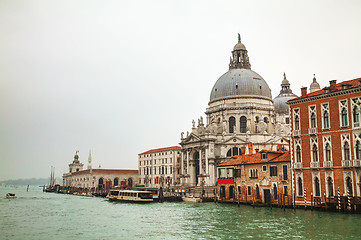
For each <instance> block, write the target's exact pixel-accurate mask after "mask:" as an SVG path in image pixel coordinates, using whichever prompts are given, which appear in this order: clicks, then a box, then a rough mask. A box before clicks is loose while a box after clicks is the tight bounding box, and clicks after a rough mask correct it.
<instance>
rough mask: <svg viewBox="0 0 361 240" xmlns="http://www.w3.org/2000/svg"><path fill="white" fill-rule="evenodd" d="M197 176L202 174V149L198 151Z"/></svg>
mask: <svg viewBox="0 0 361 240" xmlns="http://www.w3.org/2000/svg"><path fill="white" fill-rule="evenodd" d="M199 174H203V169H202V149H199Z"/></svg>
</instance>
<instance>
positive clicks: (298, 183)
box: [297, 177, 303, 196]
mask: <svg viewBox="0 0 361 240" xmlns="http://www.w3.org/2000/svg"><path fill="white" fill-rule="evenodd" d="M297 187H298V189H297V190H298V191H297V194H298V196H303V187H302V178H300V177H299V178H298V180H297Z"/></svg>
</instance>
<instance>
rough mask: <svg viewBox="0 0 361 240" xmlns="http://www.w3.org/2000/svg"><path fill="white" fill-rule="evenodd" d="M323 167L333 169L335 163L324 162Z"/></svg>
mask: <svg viewBox="0 0 361 240" xmlns="http://www.w3.org/2000/svg"><path fill="white" fill-rule="evenodd" d="M323 167H324V168H332V167H333V162H332V161H324V162H323Z"/></svg>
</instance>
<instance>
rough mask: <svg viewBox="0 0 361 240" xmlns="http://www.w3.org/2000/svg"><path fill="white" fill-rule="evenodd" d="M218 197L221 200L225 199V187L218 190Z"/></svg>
mask: <svg viewBox="0 0 361 240" xmlns="http://www.w3.org/2000/svg"><path fill="white" fill-rule="evenodd" d="M219 191H220V197H221V198H225V197H226V187H225V186H221V188H220V190H219Z"/></svg>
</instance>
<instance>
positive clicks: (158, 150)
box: [139, 146, 181, 154]
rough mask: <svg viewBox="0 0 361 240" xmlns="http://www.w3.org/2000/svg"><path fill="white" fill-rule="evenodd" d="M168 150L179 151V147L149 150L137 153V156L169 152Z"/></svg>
mask: <svg viewBox="0 0 361 240" xmlns="http://www.w3.org/2000/svg"><path fill="white" fill-rule="evenodd" d="M170 150H181V147H179V146H173V147H165V148H157V149H151V150H149V151H146V152H143V153H139V154H145V153H155V152H164V151H170Z"/></svg>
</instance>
